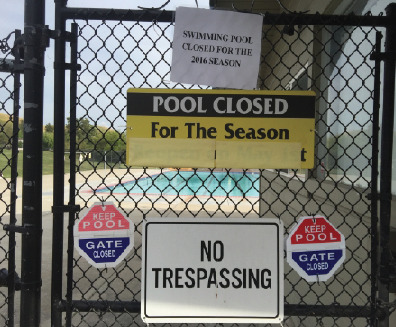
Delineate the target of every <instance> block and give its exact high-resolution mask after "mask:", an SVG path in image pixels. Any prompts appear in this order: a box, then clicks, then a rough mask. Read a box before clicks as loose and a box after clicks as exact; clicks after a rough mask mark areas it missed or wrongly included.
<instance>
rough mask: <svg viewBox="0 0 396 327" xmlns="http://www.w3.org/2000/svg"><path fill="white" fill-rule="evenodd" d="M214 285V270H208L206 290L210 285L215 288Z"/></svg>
mask: <svg viewBox="0 0 396 327" xmlns="http://www.w3.org/2000/svg"><path fill="white" fill-rule="evenodd" d="M216 284H217V283H216V269H215V268H210V272H209V277H208V286H207V288H210V287H211V286H212V285H214V286H216Z"/></svg>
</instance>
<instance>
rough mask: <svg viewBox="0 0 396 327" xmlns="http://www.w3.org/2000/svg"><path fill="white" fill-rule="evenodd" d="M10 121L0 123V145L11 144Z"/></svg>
mask: <svg viewBox="0 0 396 327" xmlns="http://www.w3.org/2000/svg"><path fill="white" fill-rule="evenodd" d="M12 130H13V128H12V122H11V121H7V122H5V123H4V124H0V144H1V145H2V146H5V145H7V144H8V145H11V144H12Z"/></svg>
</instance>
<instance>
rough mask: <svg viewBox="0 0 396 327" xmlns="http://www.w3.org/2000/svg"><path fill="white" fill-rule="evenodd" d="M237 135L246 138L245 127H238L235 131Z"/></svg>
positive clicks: (239, 137)
mask: <svg viewBox="0 0 396 327" xmlns="http://www.w3.org/2000/svg"><path fill="white" fill-rule="evenodd" d="M235 136H236V138H237V139H240V140H241V139H244V138H245V130H244V129H243V128H237V130H236V131H235Z"/></svg>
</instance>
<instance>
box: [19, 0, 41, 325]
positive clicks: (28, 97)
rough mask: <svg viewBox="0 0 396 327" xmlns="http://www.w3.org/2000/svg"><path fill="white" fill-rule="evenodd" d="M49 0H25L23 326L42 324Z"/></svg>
mask: <svg viewBox="0 0 396 327" xmlns="http://www.w3.org/2000/svg"><path fill="white" fill-rule="evenodd" d="M44 24H45V0H25V28H24V62H25V67H24V76H25V77H24V84H25V85H24V101H25V102H24V122H25V124H24V144H23V188H22V193H23V197H22V224H23V227H25V228H26V229H29V230H31V232H29V233H24V234H23V235H22V264H21V282H22V283H21V315H20V326H21V327H27V326H32V327H33V326H40V313H41V312H40V309H41V247H42V233H41V230H42V162H43V158H42V142H43V94H44V52H45V44H44V45H43V42H42V41H43V39H42V29H43V28H44Z"/></svg>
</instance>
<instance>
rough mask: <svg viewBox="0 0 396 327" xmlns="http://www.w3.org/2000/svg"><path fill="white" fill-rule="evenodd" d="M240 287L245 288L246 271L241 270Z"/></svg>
mask: <svg viewBox="0 0 396 327" xmlns="http://www.w3.org/2000/svg"><path fill="white" fill-rule="evenodd" d="M242 283H243V284H242V287H243V288H246V269H242Z"/></svg>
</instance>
